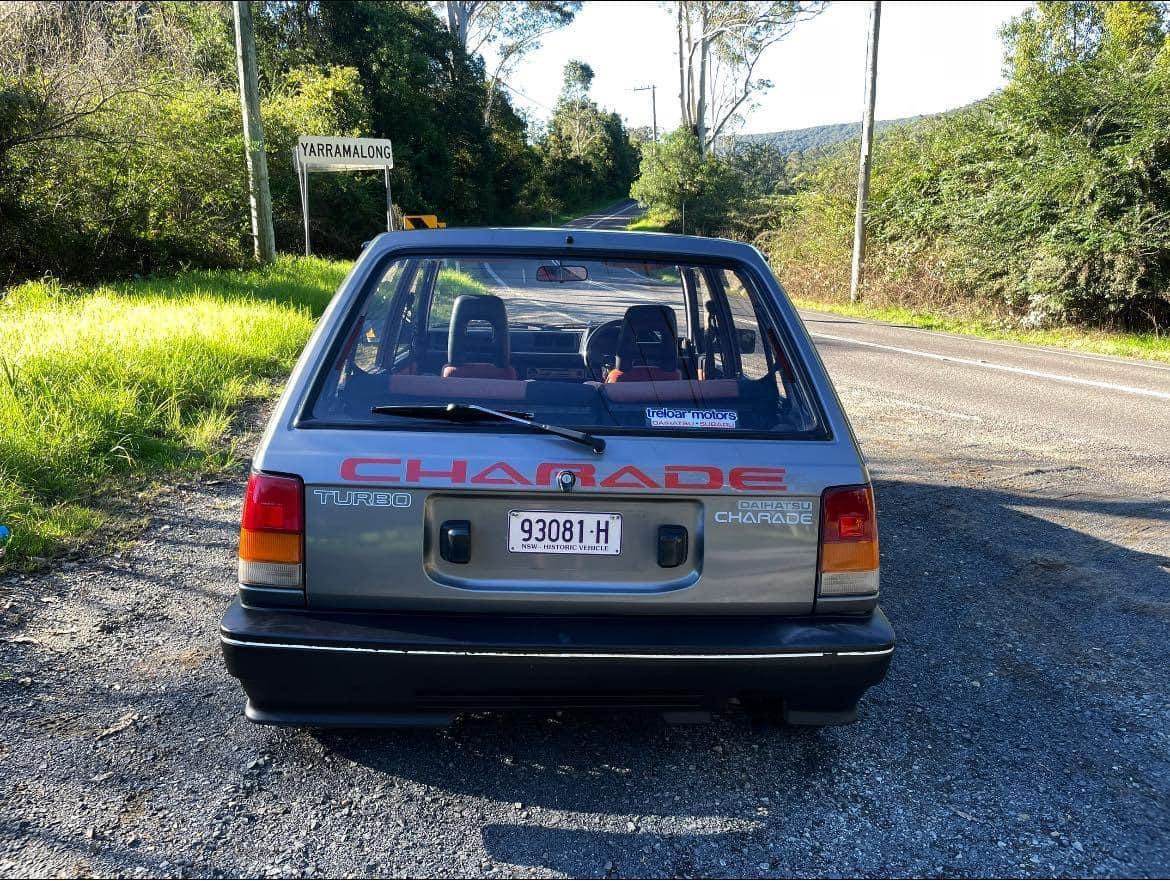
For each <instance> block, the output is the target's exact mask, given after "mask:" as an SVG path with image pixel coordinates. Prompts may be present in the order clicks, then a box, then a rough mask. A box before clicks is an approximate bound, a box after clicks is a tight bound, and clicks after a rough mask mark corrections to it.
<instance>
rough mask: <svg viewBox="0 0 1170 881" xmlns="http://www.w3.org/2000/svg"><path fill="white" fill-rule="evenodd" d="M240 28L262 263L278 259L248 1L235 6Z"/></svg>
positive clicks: (251, 193)
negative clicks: (273, 230)
mask: <svg viewBox="0 0 1170 881" xmlns="http://www.w3.org/2000/svg"><path fill="white" fill-rule="evenodd" d="M232 17H233V18H234V19H235V25H236V69H237V72H238V73H239V76H240V113H241V115H242V116H243V118H244V157H245V159H246V160H247V166H248V202H249V207H250V209H251V216H252V250H253V253H254V254H255V255H256V259H257V260H259V261H260V262H261V263H271V262H272V261H273V260H275V259H276V236H275V235H274V233H273V232H272V194H271V193H270V192H269V190H268V157H267V156H265V154H264V122H263V120H262V119H261V118H260V86H259V84H258V82H257V76H256V40H255V37H254V36H253V33H252V9H251V7H250V6H249V5H248V2H247V0H235V2H233V3H232Z"/></svg>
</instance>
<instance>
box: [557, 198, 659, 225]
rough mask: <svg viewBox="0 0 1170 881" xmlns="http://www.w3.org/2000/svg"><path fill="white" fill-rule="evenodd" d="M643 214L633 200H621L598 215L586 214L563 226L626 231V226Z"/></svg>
mask: <svg viewBox="0 0 1170 881" xmlns="http://www.w3.org/2000/svg"><path fill="white" fill-rule="evenodd" d="M641 214H642V209H641V208H640V207H639V206H638V203H637V202H635V201H634V200H633V199H621V200H619V201H617V202H614V203H613V204H612V205H607V206H606V207H605V208H602V209H601V210H600V211H598V212H597V213H596V214H586V215H585V216H584V217H578V218H576V219H575V220H570V221H569V222H568V223H565V224H562V226H567V227H578V228H580V229H625V228H626V224H627V223H630V222H631V221H632V220H634V219H635V218H636V217H638V216H640V215H641Z"/></svg>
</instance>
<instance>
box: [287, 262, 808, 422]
mask: <svg viewBox="0 0 1170 881" xmlns="http://www.w3.org/2000/svg"><path fill="white" fill-rule="evenodd" d="M764 296H766V294H765V293H763V292H761V291H758V290H756V289H755V287H754V286H753V285H752V284H751V283H750V281H749V278H748V277H747V276H746V275H744V274H741V273H739V272H737V271H736V270H734V269H729V268H726V267H720V266H711V265H681V264H676V263H663V262H654V261H640V260H636V259H629V258H623V259H621V260H612V259H611V260H604V259H572V260H570V259H564V258H557V259H552V258H539V257H532V258H522V257H513V256H483V255H478V256H466V257H460V256H450V255H448V256H442V257H438V256H436V257H410V258H402V259H400V260H398V261H395V262H393V263H391V264H390V266H389V268H388V269H387V270H386V271H385V273H384V274H383V275H382V276H381V278H380V279H379V280H378V281H377V283H376V284H374V285H372V286H371V288H370V289H369V290H368V291H367V292H366V293H365V294H364V296H363V297H362V298H361V300H360V301H359V302H358V303H357V305H356V306H355V308H354V311H353V312H352V313H351V315H350V318H349V320H348V321H347V322H346V324H345V326H344V327H343V328H342V329H341V331H340V334H341V336H340V338H339V339H338V341H337V344H336V345H334V346H333V347H332V350H331V351H332V355H331V360H330V363H329V364H328V365H323V368H322V369H323V370H324V371H325V373H324V376H323V378H322V379H319V381H318V382H317V383H316V384H315V389H316V394H315V397H314V399H313V400H311V401H310V402H309V407H308V414H307V415H308V416H309V418H310V420H311V421H313V422H325V423H329V424H331V425H360V426H372V425H376V426H385V427H398V426H402V427H412V428H417V427H418V426H419V425H420V422H423V423H425V422H427V421H428V420H427V419H425V418H421V419H420V416H419V414H418V413H417V412H415V413H412V414H411V415H410V416H409V417H408V416H405V415H403V414H401V413H397V414H396V413H376V412H374V409H375V408H379V407H383V408H385V407H391V408H393V407H394V406H400V407H405V406H412V405H419V406H423V407H426V406H431V405H444V404H451V403H456V404H459V403H465V404H477V405H480V406H485V407H491V408H493V409H496V410H507V411H511V412H518V413H523V414H527V415H531V416H532V417H534V418H536V419H537V420H539V421H541V422H546V423H551V424H555V425H560V426H566V427H571V428H578V429H582V430H592V431H611V432H634V433H641V434H659V433H661V434H674V433H680V432H681V433H726V432H734V433H766V434H782V435H785V436H794V435H795V436H806V437H807V436H814V435H816V434H818V433H819V432H820V426H819V425H818V420H817V416H816V412H817V410H816V407H815V406H813V399H812V397H811V394H810V390H809V389H808V387H807V383H806V381H805V379H804V371H803V370H801V369H799V365H798V364H796V363H794V360H793V353H792V349H791V346H789V345H788V343H787V340H786V338H785V335H784V334H783V333H782V332H781V329H780V328H779V327H778V326H777V325H776V324H775V323H774V322H773V320H772V318H771V313H772V310H770V309H769V308H767V307H766V305H765V302H764V301H763V297H764ZM433 421H434V423H435V427H443V426H444V425H447V426H449V423H443V421H442V420H439V419H435V420H433ZM449 427H450V426H449ZM505 428H506V426H501V425H496V424H493V425H491V426H490V430H492V431H497V430H505Z"/></svg>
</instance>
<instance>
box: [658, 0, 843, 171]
mask: <svg viewBox="0 0 1170 881" xmlns="http://www.w3.org/2000/svg"><path fill="white" fill-rule="evenodd" d="M673 5H674V13H675V27H676V30H677V32H678V34H677V35H678V76H679V106H680V109H681V111H682V124H683V125H684V126H686V127H688V128H690V129H692V130H693V131H694V133H695V137H696V139H697V141H698V144H699V149H700V151H701V152H702V153H704V154H705V153H707V152H709V151H710V150H711V148H712V145H713V144H714V143H715V141H716V139H718V138H719V136H720V135H721V134H723V133H724V131H725V130H726V129H727V128H728V127H729V126H730V125H732V124H733V123H734V122H736V121H738V120H739V119H741V118H742V116H743V114H744V113H745V112H746V111H747V110H748V109H750V108H751V107H752V99H753V96H754V95H756V94H757V93H758V92H760V91H764V90H766V89H770V88H771V87H772V83H771V81H769V80H767V79H763V78H757V77H756V76H755V69H756V66H757V65H758V64H759V61H760V58H761V57H762V56H763V54H764V52H765V51H766V50H767V49H768V47H770V46H772V45H773V44H775V43H777V42H779V41H780V40H782V39H784V37H786V36H788V34H789V33H791V32H792V29H793V28H794V27H796V25H797V23H798V22H800V21H803V20H806V19H808V18H812V17H813V16H815V15H818V14H819V13H820V12H821V10H823V9H824V8H825V6H826V5H827V4H826V3H825V2H822V0H809V2H802V0H771V2H752V0H675V2H674V4H673Z"/></svg>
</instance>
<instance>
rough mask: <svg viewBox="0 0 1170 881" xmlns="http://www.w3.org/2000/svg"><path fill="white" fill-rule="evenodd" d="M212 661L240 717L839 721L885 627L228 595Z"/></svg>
mask: <svg viewBox="0 0 1170 881" xmlns="http://www.w3.org/2000/svg"><path fill="white" fill-rule="evenodd" d="M220 638H221V643H222V647H223V656H224V661H225V663H226V664H227V668H228V671H229V672H230V673H231V674H232V675H233V676H235V677H236V678H238V679H239V680H240V682H241V684H242V685H243V687H244V691H245V692H246V693H247V696H248V704H247V715H248V718H249V719H251V720H252V721H255V722H267V723H274V724H287V725H313V726H322V725H342V726H355V725H387V724H403V723H407V724H411V723H413V724H427V723H443V722H446V721H448V720H449V719H450V718H451V717H452V716H453V715H454V714H455V713H458V712H460V711H464V710H471V709H531V708H547V707H563V708H567V707H619V706H637V707H650V708H655V709H663V710H692V709H716V708H718V707H719V706H722V705H723V704H724V703H726V701H728V700H729V699H731V698H740V699H744V700H759V701H761V702H782V703H783V708H784V712H785V714H786V715H787V717H788V718H789V719H790V720H791V721H796V722H801V721H804V722H812V723H820V724H825V723H833V722H848V721H852V719H853V718H854V717H855V713H856V706H857V701H858V700H859V699H860V697H861V696H862V694H864V693H865V691H866V689H868V688H869V687H870V686H872V685H875V684H876V683H878V682H880V681H881V679H882V677H883V676H884V675H885V673H886V669H887V668H888V667H889V664H890V658H891V655H892V653H893V650H894V631H893V629H892V628H891V627H890V623H889V621H888V620H887V619H886V617H885V615H884V614H882V612H881V610H880V609H876V610H875V611H874V612H873V613H872V614H869V615H864V616H844V615H842V616H839V617H832V618H830V617H823V616H822V617H816V618H813V617H807V618H718V617H705V618H658V617H655V618H651V617H645V616H636V617H635V616H626V617H583V616H572V617H570V616H557V617H551V616H531V615H529V616H514V617H506V616H500V615H435V614H413V613H412V614H405V613H403V614H385V613H354V612H318V611H312V610H306V609H256V608H249V607H245V606H242V605H241V604H240V603H239V601H238V600H237V601H236V602H233V603H232V605H231V606H230V607H229V608H228V610H227V612H226V613H225V614H224V617H223V622H222V624H221V632H220Z"/></svg>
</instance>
